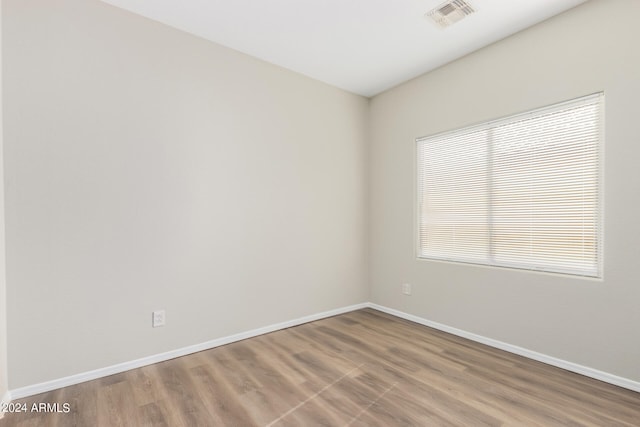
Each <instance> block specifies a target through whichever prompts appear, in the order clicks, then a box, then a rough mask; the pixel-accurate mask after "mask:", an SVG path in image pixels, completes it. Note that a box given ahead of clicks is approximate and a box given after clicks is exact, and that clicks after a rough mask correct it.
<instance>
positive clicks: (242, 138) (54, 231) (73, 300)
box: [3, 0, 368, 389]
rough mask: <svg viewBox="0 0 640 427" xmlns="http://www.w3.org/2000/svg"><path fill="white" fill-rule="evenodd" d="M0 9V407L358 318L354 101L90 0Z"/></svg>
mask: <svg viewBox="0 0 640 427" xmlns="http://www.w3.org/2000/svg"><path fill="white" fill-rule="evenodd" d="M3 3H4V39H5V40H4V42H5V46H4V47H5V49H4V55H5V58H4V60H5V69H4V71H5V74H4V78H5V93H4V100H5V156H6V170H5V172H6V225H7V232H6V234H7V238H6V246H7V284H8V285H7V287H8V289H7V291H8V301H9V302H10V304H9V311H8V316H9V328H8V343H9V368H10V378H9V385H10V388H11V389H15V388H19V387H23V386H27V385H32V384H35V383H38V382H43V381H48V380H52V379H57V378H61V377H64V376H68V375H72V374H75V373H80V372H85V371H88V370H92V369H96V368H101V367H105V366H109V365H113V364H116V363H119V362H124V361H130V360H133V359H136V358H140V357H144V356H148V355H152V354H157V353H161V352H164V351H168V350H172V349H177V348H181V347H184V346H187V345H191V344H196V343H201V342H204V341H207V340H211V339H214V338H217V337H223V336H228V335H231V334H234V333H238V332H242V331H246V330H250V329H253V328H257V327H261V326H265V325H270V324H273V323H276V322H281V321H285V320H290V319H294V318H298V317H301V316H305V315H309V314H314V313H318V312H322V311H325V310H329V309H334V308H338V307H343V306H347V305H350V304H355V303H361V302H364V301H366V298H367V292H368V291H367V283H366V274H367V266H366V244H365V242H366V238H365V233H366V227H367V223H366V209H365V208H366V199H365V197H366V170H365V162H366V156H365V151H364V150H365V142H366V141H365V133H366V115H367V108H368V101H367V100H366V99H365V98H362V97H358V96H355V95H352V94H349V93H346V92H343V91H340V90H338V89H335V88H332V87H330V86H327V85H325V84H322V83H319V82H316V81H313V80H311V79H309V78H306V77H303V76H300V75H297V74H295V73H292V72H289V71H286V70H283V69H281V68H278V67H276V66H272V65H269V64H266V63H264V62H261V61H258V60H255V59H253V58H250V57H248V56H245V55H242V54H239V53H237V52H235V51H232V50H229V49H226V48H223V47H221V46H217V45H215V44H212V43H210V42H207V41H204V40H201V39H198V38H196V37H193V36H191V35H188V34H185V33H181V32H179V31H177V30H174V29H171V28H169V27H166V26H163V25H161V24H158V23H155V22H152V21H149V20H146V19H144V18H141V17H139V16H136V15H133V14H130V13H127V12H124V11H122V10H119V9H116V8H114V7H111V6H109V5H106V4H104V3H102V2H99V1H97V0H91V1H87V0H56V1H51V0H28V1H25V0H5V1H3ZM158 308H165V309H166V313H167V326H165V327H164V328H156V329H152V328H151V311H152V310H154V309H158Z"/></svg>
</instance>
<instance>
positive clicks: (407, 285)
mask: <svg viewBox="0 0 640 427" xmlns="http://www.w3.org/2000/svg"><path fill="white" fill-rule="evenodd" d="M402 293H403V294H405V295H411V283H403V284H402Z"/></svg>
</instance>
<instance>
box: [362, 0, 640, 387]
mask: <svg viewBox="0 0 640 427" xmlns="http://www.w3.org/2000/svg"><path fill="white" fill-rule="evenodd" d="M612 10H617V11H620V12H619V13H615V14H614V15H615V17H614V16H613V15H612V12H611V11H612ZM639 16H640V2H638V1H636V0H606V1H605V0H592V1H590V2H587V3H585V4H584V5H582V6H579V7H577V8H575V9H573V10H570V11H568V12H567V13H564V14H562V15H560V16H557V17H555V18H553V19H550V20H548V21H546V22H544V23H542V24H540V25H537V26H535V27H532V28H530V29H529V30H526V31H524V32H522V33H519V34H517V35H515V36H513V37H510V38H508V39H505V40H503V41H501V42H499V43H496V44H494V45H492V46H490V47H487V48H485V49H483V50H480V51H478V52H476V53H474V54H471V55H469V56H467V57H465V58H463V59H461V60H458V61H456V62H453V63H451V64H449V65H447V66H445V67H442V68H440V69H438V70H435V71H433V72H431V73H429V74H426V75H424V76H421V77H419V78H417V79H415V80H412V81H410V82H408V83H406V84H403V85H401V86H399V87H396V88H394V89H393V90H390V91H388V92H386V93H384V94H381V95H379V96H376V97H375V98H374V99H373V100H372V102H371V112H370V114H371V121H370V123H371V134H372V148H371V150H372V151H371V165H370V168H371V172H370V175H371V224H370V226H371V227H370V234H371V236H370V238H371V249H370V251H371V258H370V265H371V272H370V274H371V277H372V288H371V300H372V302H374V303H378V304H381V305H385V306H388V307H391V308H394V309H398V310H401V311H404V312H407V313H410V314H413V315H416V316H420V317H423V318H426V319H429V320H432V321H435V322H440V323H443V324H445V325H448V326H452V327H456V328H459V329H462V330H465V331H468V332H473V333H476V334H480V335H483V336H486V337H489V338H493V339H496V340H500V341H504V342H507V343H510V344H513V345H517V346H521V347H524V348H526V349H530V350H534V351H537V352H540V353H544V354H547V355H550V356H553V357H556V358H560V359H564V360H567V361H570V362H574V363H577V364H581V365H584V366H587V367H591V368H594V369H599V370H602V371H605V372H608V373H612V374H616V375H619V376H622V377H626V378H628V379H632V380H635V381H639V380H640V364H639V363H638V361H639V360H640V339H638V325H639V324H640V310H639V309H638V301H640V286H639V283H640V282H639V280H638V270H637V268H638V260H640V245H638V241H640V222H639V221H638V218H640V198H639V195H640V173H639V172H638V171H639V169H638V167H639V166H638V165H640V120H639V119H638V117H639V112H640V109H639V108H638V100H639V99H640V78H639V76H640V50H639V49H637V47H636V46H635V44H634V43H635V41H636V40H640V27H639V26H638V25H637V22H636V21H637V18H638V17H639ZM601 90H604V91H605V94H606V143H605V151H606V154H605V162H604V175H605V186H604V193H605V224H604V225H605V230H604V233H605V239H604V254H605V259H604V279H603V280H602V281H597V280H587V279H580V278H575V277H568V276H560V275H551V274H542V273H534V272H523V271H514V270H507V269H497V268H487V267H477V266H470V265H462V264H455V263H445V262H434V261H418V260H416V259H415V255H414V241H415V240H414V235H415V229H414V223H415V220H414V218H415V217H414V189H415V185H414V181H415V176H414V144H415V143H414V140H415V138H416V137H420V136H425V135H430V134H434V133H436V132H441V131H445V130H448V129H455V128H458V127H461V126H465V125H469V124H473V123H477V122H480V121H483V120H487V119H493V118H498V117H501V116H505V115H509V114H512V113H515V112H519V111H523V110H527V109H531V108H535V107H540V106H544V105H548V104H551V103H555V102H558V101H563V100H567V99H571V98H574V97H578V96H581V95H586V94H590V93H593V92H597V91H601ZM403 282H409V283H412V284H413V295H412V296H404V295H402V294H401V291H400V285H401V283H403Z"/></svg>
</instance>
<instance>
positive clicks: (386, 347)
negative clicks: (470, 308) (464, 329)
mask: <svg viewBox="0 0 640 427" xmlns="http://www.w3.org/2000/svg"><path fill="white" fill-rule="evenodd" d="M18 402H20V403H25V404H27V406H28V407H29V408H31V406H32V405H33V404H34V403H36V404H39V403H59V404H60V405H61V406H62V404H63V403H69V405H70V412H69V413H35V412H32V413H29V412H28V413H24V414H16V413H13V414H6V415H5V418H4V419H3V420H2V421H0V426H6V427H9V426H12V427H13V426H16V427H33V426H106V427H112V426H170V427H173V426H189V427H192V426H240V427H244V426H269V427H271V426H273V427H275V426H279V427H284V426H354V427H356V426H357V427H364V426H441V425H442V426H444V425H447V426H451V425H454V426H498V425H505V426H638V425H640V393H636V392H633V391H630V390H626V389H622V388H619V387H615V386H613V385H610V384H606V383H603V382H600V381H597V380H593V379H590V378H587V377H583V376H580V375H577V374H573V373H570V372H567V371H564V370H562V369H558V368H554V367H551V366H548V365H544V364H542V363H539V362H535V361H532V360H529V359H525V358H523V357H520V356H516V355H513V354H510V353H506V352H503V351H501V350H497V349H494V348H491V347H487V346H484V345H481V344H478V343H474V342H471V341H468V340H465V339H462V338H459V337H456V336H452V335H449V334H446V333H444V332H440V331H436V330H433V329H430V328H427V327H425V326H421V325H417V324H414V323H411V322H408V321H405V320H402V319H398V318H396V317H393V316H389V315H387V314H384V313H381V312H378V311H375V310H371V309H365V310H360V311H355V312H351V313H348V314H344V315H340V316H336V317H332V318H328V319H324V320H320V321H317V322H313V323H308V324H305V325H302V326H298V327H295V328H290V329H286V330H282V331H278V332H274V333H271V334H267V335H262V336H259V337H256V338H251V339H249V340H246V341H241V342H237V343H234V344H229V345H226V346H223V347H219V348H215V349H212V350H208V351H203V352H200V353H196V354H193V355H189V356H185V357H181V358H178V359H173V360H170V361H167V362H162V363H158V364H155V365H151V366H146V367H143V368H139V369H135V370H132V371H128V372H124V373H121V374H117V375H112V376H110V377H106V378H102V379H99V380H95V381H90V382H86V383H83V384H78V385H75V386H70V387H66V388H63V389H60V390H55V391H52V392H49V393H44V394H41V395H38V396H33V397H31V398H28V399H23V400H20V401H18Z"/></svg>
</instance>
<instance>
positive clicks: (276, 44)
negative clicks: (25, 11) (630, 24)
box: [103, 0, 587, 97]
mask: <svg viewBox="0 0 640 427" xmlns="http://www.w3.org/2000/svg"><path fill="white" fill-rule="evenodd" d="M103 1H105V2H106V3H110V4H112V5H115V6H118V7H121V8H123V9H126V10H129V11H131V12H135V13H137V14H140V15H142V16H145V17H147V18H150V19H153V20H155V21H159V22H162V23H164V24H167V25H170V26H172V27H175V28H179V29H181V30H183V31H186V32H189V33H192V34H195V35H197V36H200V37H203V38H205V39H208V40H211V41H214V42H216V43H219V44H221V45H224V46H227V47H229V48H232V49H235V50H238V51H240V52H243V53H246V54H248V55H251V56H254V57H257V58H260V59H262V60H265V61H267V62H270V63H273V64H277V65H279V66H282V67H284V68H287V69H289V70H293V71H296V72H298V73H301V74H304V75H307V76H309V77H312V78H314V79H317V80H320V81H323V82H326V83H328V84H331V85H333V86H337V87H339V88H341V89H345V90H347V91H350V92H354V93H357V94H360V95H364V96H367V97H370V96H373V95H376V94H378V93H380V92H383V91H384V90H386V89H389V88H391V87H393V86H395V85H397V84H399V83H402V82H404V81H407V80H409V79H411V78H413V77H416V76H418V75H420V74H422V73H425V72H427V71H430V70H433V69H434V68H437V67H439V66H441V65H444V64H446V63H448V62H450V61H452V60H455V59H457V58H460V57H462V56H464V55H466V54H468V53H470V52H473V51H475V50H477V49H479V48H481V47H484V46H486V45H488V44H491V43H493V42H495V41H498V40H500V39H503V38H505V37H507V36H509V35H511V34H514V33H516V32H518V31H521V30H523V29H525V28H527V27H529V26H531V25H534V24H536V23H538V22H541V21H543V20H545V19H547V18H550V17H552V16H554V15H557V14H558V13H561V12H563V11H565V10H567V9H570V8H572V7H574V6H576V5H578V4H580V3H584V2H585V1H587V0H466V2H467V3H469V4H470V5H471V6H472V7H473V9H475V13H473V14H471V15H469V16H467V17H466V18H464V19H462V20H461V21H459V22H457V23H455V24H453V25H451V26H449V27H447V28H440V27H439V26H437V25H436V24H435V23H434V22H433V21H432V20H430V19H427V18H425V13H426V12H428V11H430V10H431V9H433V8H435V7H437V6H439V5H441V4H442V3H443V0H103Z"/></svg>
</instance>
